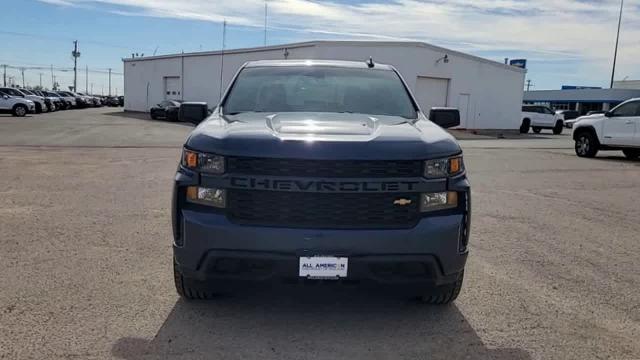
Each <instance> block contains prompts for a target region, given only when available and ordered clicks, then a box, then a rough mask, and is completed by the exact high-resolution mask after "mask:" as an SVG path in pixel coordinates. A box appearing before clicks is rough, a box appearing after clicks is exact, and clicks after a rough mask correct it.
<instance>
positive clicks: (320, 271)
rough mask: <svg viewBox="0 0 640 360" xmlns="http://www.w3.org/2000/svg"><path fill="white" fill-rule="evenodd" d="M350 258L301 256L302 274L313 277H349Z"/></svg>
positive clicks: (302, 275)
mask: <svg viewBox="0 0 640 360" xmlns="http://www.w3.org/2000/svg"><path fill="white" fill-rule="evenodd" d="M348 265H349V259H348V258H346V257H330V256H313V257H301V258H300V276H301V277H307V278H312V279H338V278H343V277H347V267H348Z"/></svg>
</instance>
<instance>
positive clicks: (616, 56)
mask: <svg viewBox="0 0 640 360" xmlns="http://www.w3.org/2000/svg"><path fill="white" fill-rule="evenodd" d="M623 7H624V0H620V15H619V16H618V33H617V34H616V49H615V50H614V52H613V69H611V84H610V85H609V88H613V77H614V76H615V74H616V60H617V58H618V40H620V24H621V23H622V8H623Z"/></svg>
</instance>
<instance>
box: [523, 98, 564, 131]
mask: <svg viewBox="0 0 640 360" xmlns="http://www.w3.org/2000/svg"><path fill="white" fill-rule="evenodd" d="M563 127H564V118H563V116H562V114H556V113H555V112H554V111H553V110H551V109H550V108H549V107H547V106H542V105H522V124H521V125H520V133H523V134H526V133H528V132H529V128H531V129H533V132H534V133H536V134H539V133H540V131H541V130H542V129H551V130H553V133H554V134H556V135H558V134H561V133H562V128H563Z"/></svg>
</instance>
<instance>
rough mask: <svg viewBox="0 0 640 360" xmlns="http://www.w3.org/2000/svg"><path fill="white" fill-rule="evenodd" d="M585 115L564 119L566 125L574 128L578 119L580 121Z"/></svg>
mask: <svg viewBox="0 0 640 360" xmlns="http://www.w3.org/2000/svg"><path fill="white" fill-rule="evenodd" d="M584 117H585V116H580V117H578V118H575V119H571V120H565V121H564V127H566V128H568V129H571V128H573V126H574V125H575V123H577V122H578V121H580V119H583V118H584Z"/></svg>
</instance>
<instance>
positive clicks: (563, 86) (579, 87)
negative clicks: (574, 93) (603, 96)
mask: <svg viewBox="0 0 640 360" xmlns="http://www.w3.org/2000/svg"><path fill="white" fill-rule="evenodd" d="M580 89H602V88H601V87H599V86H575V85H562V90H580Z"/></svg>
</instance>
